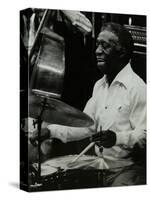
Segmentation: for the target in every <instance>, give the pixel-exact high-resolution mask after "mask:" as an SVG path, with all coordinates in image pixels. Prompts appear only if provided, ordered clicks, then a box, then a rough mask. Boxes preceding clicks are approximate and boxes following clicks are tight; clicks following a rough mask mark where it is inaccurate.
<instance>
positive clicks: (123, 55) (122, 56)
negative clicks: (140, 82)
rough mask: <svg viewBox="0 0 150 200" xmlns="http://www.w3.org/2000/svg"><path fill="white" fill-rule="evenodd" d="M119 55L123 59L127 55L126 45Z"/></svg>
mask: <svg viewBox="0 0 150 200" xmlns="http://www.w3.org/2000/svg"><path fill="white" fill-rule="evenodd" d="M119 55H120V58H121V59H123V58H124V57H125V56H126V49H125V48H124V47H121V49H120V52H119Z"/></svg>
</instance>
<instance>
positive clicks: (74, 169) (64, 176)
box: [30, 155, 105, 191]
mask: <svg viewBox="0 0 150 200" xmlns="http://www.w3.org/2000/svg"><path fill="white" fill-rule="evenodd" d="M76 157H77V155H67V156H63V157H58V158H55V159H50V160H48V161H46V162H44V163H42V165H41V182H40V184H37V185H31V187H30V190H31V191H47V190H63V189H77V188H78V189H79V188H93V187H100V186H101V181H100V179H101V176H102V175H104V171H105V170H99V169H96V168H95V160H96V159H97V157H96V156H89V155H83V156H81V157H80V158H79V159H78V160H77V161H76V162H74V163H71V162H72V161H73V160H74V159H75V158H76Z"/></svg>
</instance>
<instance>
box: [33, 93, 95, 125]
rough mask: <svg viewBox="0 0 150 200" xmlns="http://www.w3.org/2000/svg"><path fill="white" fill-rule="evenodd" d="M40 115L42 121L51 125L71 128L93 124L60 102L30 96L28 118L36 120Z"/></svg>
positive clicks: (85, 115)
mask: <svg viewBox="0 0 150 200" xmlns="http://www.w3.org/2000/svg"><path fill="white" fill-rule="evenodd" d="M44 102H45V105H44ZM42 109H43V112H42V114H41V110H42ZM40 114H41V119H42V121H45V122H48V123H51V124H60V125H65V126H73V127H88V126H91V125H92V124H93V120H92V119H91V118H90V117H89V116H88V115H87V114H85V113H83V112H81V111H80V110H78V109H76V108H73V107H72V106H70V105H68V104H66V103H64V102H62V101H60V100H56V99H53V98H50V97H48V98H45V97H42V96H38V95H33V94H31V95H30V96H29V117H32V118H36V119H37V118H38V117H39V115H40Z"/></svg>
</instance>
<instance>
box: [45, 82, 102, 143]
mask: <svg viewBox="0 0 150 200" xmlns="http://www.w3.org/2000/svg"><path fill="white" fill-rule="evenodd" d="M97 85H98V84H97V83H96V84H95V86H94V90H93V94H92V97H91V98H90V99H89V101H88V102H87V104H86V106H85V108H84V111H83V112H84V113H86V114H87V115H89V116H90V117H91V118H92V119H93V121H94V124H93V125H92V126H90V127H86V128H84V127H83V128H77V127H69V126H62V125H56V124H53V125H48V127H47V128H48V129H49V130H50V132H51V137H52V138H57V139H60V140H61V141H62V142H64V143H66V142H71V141H78V140H81V139H84V138H87V137H90V136H92V135H93V134H95V130H96V120H95V109H96V93H97Z"/></svg>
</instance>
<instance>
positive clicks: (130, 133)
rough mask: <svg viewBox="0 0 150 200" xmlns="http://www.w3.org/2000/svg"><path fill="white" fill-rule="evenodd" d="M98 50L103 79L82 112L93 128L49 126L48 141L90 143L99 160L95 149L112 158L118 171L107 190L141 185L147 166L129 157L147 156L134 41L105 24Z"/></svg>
mask: <svg viewBox="0 0 150 200" xmlns="http://www.w3.org/2000/svg"><path fill="white" fill-rule="evenodd" d="M96 45H97V48H96V59H97V67H98V69H99V70H100V71H101V72H102V73H103V74H104V76H103V77H102V78H101V79H100V80H98V81H97V82H96V84H95V86H94V89H93V94H92V97H91V98H90V99H89V101H88V102H87V104H86V106H85V109H84V112H85V113H87V114H88V115H89V116H90V117H91V118H92V119H93V120H94V125H92V126H91V127H88V128H74V127H66V126H61V125H49V126H48V127H47V128H48V130H49V133H50V137H51V138H58V139H60V140H61V141H62V142H64V143H66V142H70V141H78V140H81V139H84V138H87V137H89V138H91V140H92V141H95V142H96V145H95V152H96V154H97V155H98V156H101V152H100V151H99V149H100V148H99V147H100V146H101V147H103V150H102V151H103V156H105V155H107V156H111V158H113V159H114V160H115V162H116V166H117V167H118V166H119V165H118V164H117V163H120V168H117V169H116V170H115V172H114V171H112V174H111V175H112V176H111V177H112V178H111V181H110V179H109V181H108V185H110V186H121V185H138V184H145V182H146V180H145V179H146V178H145V166H143V165H140V164H139V162H140V161H141V162H142V161H143V158H141V160H140V158H139V159H136V158H137V157H136V158H135V157H134V156H133V155H136V154H137V155H139V153H141V152H145V145H146V144H145V142H146V132H145V129H146V85H145V83H144V81H143V80H142V79H141V78H140V77H139V76H138V75H136V74H135V73H134V71H133V70H132V68H131V65H130V60H131V57H132V53H133V40H132V36H131V34H130V33H129V32H128V31H127V30H126V29H125V28H124V27H123V26H122V25H119V24H116V23H106V24H104V25H103V27H102V28H101V32H100V33H99V35H98V37H97V42H96ZM141 67H142V66H141ZM100 130H101V132H100ZM99 132H100V134H99ZM141 155H142V156H143V154H141ZM135 160H136V161H135ZM137 160H138V161H137ZM109 167H110V169H111V166H109Z"/></svg>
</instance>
